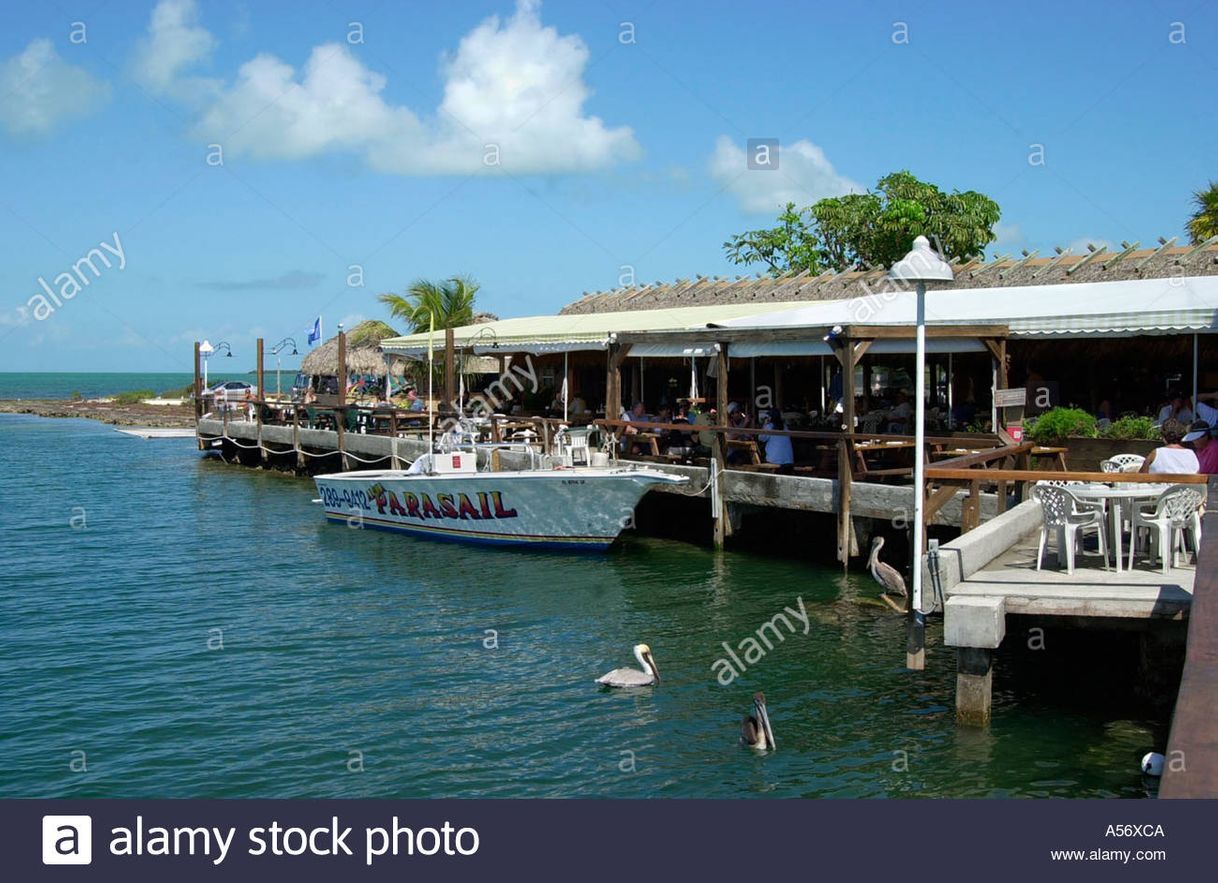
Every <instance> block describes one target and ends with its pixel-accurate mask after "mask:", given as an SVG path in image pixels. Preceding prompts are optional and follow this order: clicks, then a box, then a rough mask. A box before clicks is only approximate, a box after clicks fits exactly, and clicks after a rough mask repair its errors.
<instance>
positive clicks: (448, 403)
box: [444, 328, 457, 410]
mask: <svg viewBox="0 0 1218 883" xmlns="http://www.w3.org/2000/svg"><path fill="white" fill-rule="evenodd" d="M456 377H457V347H456V334H455V333H454V332H453V330H452V329H451V328H445V329H444V407H446V408H448V409H450V410H451V409H452V408H453V407H454V403H455V402H456V401H457V384H456Z"/></svg>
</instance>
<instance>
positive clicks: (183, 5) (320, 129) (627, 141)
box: [140, 0, 641, 175]
mask: <svg viewBox="0 0 1218 883" xmlns="http://www.w3.org/2000/svg"><path fill="white" fill-rule="evenodd" d="M167 8H168V9H167ZM158 22H160V23H161V25H158ZM200 32H201V33H202V35H205V36H206V39H203V38H202V37H201V36H200ZM212 43H213V40H212V38H211V35H210V34H208V33H207V32H206V31H203V30H202V29H201V28H199V27H197V26H196V25H195V6H194V0H162V2H161V4H160V5H159V6H158V7H157V9H156V12H154V14H153V22H152V25H151V26H150V28H149V40H148V42H147V45H146V46H145V47H143V50H142V51H143V54H142V55H141V65H140V69H141V70H143V71H144V72H145V74H146V76H147V77H148V80H147V81H148V82H149V83H151V84H157V87H158V88H160V89H161V90H163V91H168V92H173V93H179V94H180V93H181V92H182V91H183V90H182V89H181V88H180V87H181V84H183V83H189V82H191V81H190V78H188V77H185V76H184V74H185V73H186V72H187V70H188V69H189V67H190V65H191V64H192V63H193V62H195V61H197V60H199V59H201V58H203V57H205V56H206V55H207V54H208V52H210V47H211V45H212ZM588 58H589V53H588V48H587V46H586V45H585V44H584V42H583V41H582V40H581V39H580V38H579V37H578V36H573V35H571V36H561V35H560V34H559V33H558V32H557V31H556V30H555V29H554V28H550V27H545V26H543V25H542V23H541V19H540V15H539V4H538V3H537V2H536V0H518V5H517V7H516V11H515V13H514V14H513V15H512V16H511V17H510V18H508V19H506V20H504V21H501V20H500V19H499V18H498V17H491V18H488V19H487V20H485V21H483V22H482V23H481V24H479V25H478V26H477V27H475V28H474V29H473V30H472V31H470V32H469V33H468V34H467V35H466V36H465V37H464V38H463V39H462V40H461V42H460V44H459V46H458V47H457V50H456V52H455V53H453V55H452V56H451V57H449V58H447V59H446V60H445V62H444V64H443V65H442V72H443V76H444V97H443V100H442V101H441V104H440V106H439V108H438V109H437V110H436V112H435V113H434V114H433V115H431V116H428V117H426V118H424V117H421V116H419V115H417V114H416V113H415V112H414V111H413V110H411V109H410V108H408V107H405V106H402V105H395V104H392V103H390V102H389V101H387V100H386V99H385V97H384V96H383V94H382V93H383V91H384V89H385V87H386V84H387V81H386V79H385V77H384V76H383V75H381V74H380V73H377V72H376V71H374V70H371V69H369V68H368V67H365V66H364V64H363V62H361V61H360V60H359V58H357V57H356V55H355V52H354V51H353V50H352V48H351V47H349V46H347V45H345V44H342V43H329V44H324V45H321V46H317V47H314V48H313V49H312V51H311V52H310V54H309V57H308V59H307V60H306V62H305V63H304V65H303V66H302V67H301V68H300V69H297V68H295V67H293V66H292V65H291V64H289V63H287V62H285V61H283V60H281V59H279V58H277V57H275V56H273V55H269V54H260V55H258V56H256V57H255V58H253V59H252V60H250V61H248V62H246V63H245V64H244V65H242V66H241V68H240V70H239V71H238V73H237V77H236V80H235V81H234V82H233V83H231V84H230V85H222V84H218V83H216V84H215V86H214V94H213V95H212V96H211V97H210V98H209V99H208V100H206V101H204V102H202V103H201V104H200V106H201V108H202V110H201V114H200V120H199V123H198V125H197V127H196V134H197V135H199V136H200V137H203V138H206V139H208V140H209V141H210V142H215V143H219V144H221V145H223V146H224V148H225V150H226V152H228V153H230V154H235V155H241V154H245V155H249V156H255V157H259V158H263V159H303V158H307V157H311V156H317V155H320V154H324V153H328V152H334V151H347V152H352V153H355V154H358V155H361V156H363V157H364V158H365V160H366V161H367V162H368V163H369V165H370V166H372V167H373V168H375V169H378V170H380V171H386V172H393V173H397V174H407V175H430V174H460V173H469V172H477V171H482V170H494V169H495V168H496V167H498V168H502V169H504V170H506V171H510V172H518V173H533V172H549V173H558V172H580V171H587V170H592V169H598V168H604V167H606V166H610V165H613V164H614V163H617V162H621V161H625V160H630V159H634V158H636V157H637V156H639V154H640V153H641V151H640V148H639V145H638V143H637V142H636V141H635V138H634V135H633V133H632V132H631V130H630V129H629V128H627V127H618V128H610V127H608V126H606V125H605V123H604V122H603V121H601V120H600V119H599V118H597V117H593V116H588V115H586V114H585V113H584V111H583V105H584V103H585V102H586V101H587V99H588V97H589V95H590V94H591V92H590V90H589V88H588V86H587V84H586V83H585V82H584V80H583V74H584V71H585V68H586V67H587V64H588ZM195 82H196V83H198V82H203V81H197V80H196V81H195ZM206 82H214V81H206ZM198 91H201V90H198ZM488 156H489V157H490V158H491V160H492V161H491V162H487V157H488Z"/></svg>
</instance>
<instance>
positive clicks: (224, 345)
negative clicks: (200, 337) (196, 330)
mask: <svg viewBox="0 0 1218 883" xmlns="http://www.w3.org/2000/svg"><path fill="white" fill-rule="evenodd" d="M218 352H223V353H224V354H225V355H227V356H228V357H229V358H230V359H231V358H232V357H233V348H232V347H231V346H230V345H229V343H228V341H226V340H222V341H220V342H219V343H217V344H216V345H215V346H212V344H211V343H210V342H209V341H206V340H205V341H203V342H202V343H201V344H199V355H201V356H202V357H203V389H205V390H206V389H207V388H208V384H207V362H208V360H209V359H210V358H211V357H212V355H213V354H214V353H218Z"/></svg>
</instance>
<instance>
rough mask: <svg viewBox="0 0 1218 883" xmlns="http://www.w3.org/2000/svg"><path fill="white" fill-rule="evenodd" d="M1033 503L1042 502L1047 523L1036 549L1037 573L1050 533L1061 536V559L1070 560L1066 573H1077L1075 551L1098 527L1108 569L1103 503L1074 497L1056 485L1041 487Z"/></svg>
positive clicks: (1059, 539) (1102, 553) (1101, 557)
mask: <svg viewBox="0 0 1218 883" xmlns="http://www.w3.org/2000/svg"><path fill="white" fill-rule="evenodd" d="M1032 497H1033V499H1035V500H1037V501H1039V502H1040V508H1041V511H1042V512H1043V514H1044V521H1043V523H1042V524H1041V526H1040V541H1039V542H1038V543H1037V546H1036V569H1037V570H1040V569H1041V564H1042V563H1043V561H1044V557H1045V547H1046V545H1048V540H1049V531H1050V530H1052V531H1053V532H1054V533H1055V534H1056V535H1057V557H1058V559H1059V563H1060V559H1061V558H1063V557H1064V558H1065V559H1066V572H1067V573H1074V549H1075V546H1076V545H1077V543H1078V540H1079V537H1080V535H1081V534H1083V533H1084V532H1085V531H1086V530H1087V528H1090V527H1094V528H1095V530H1096V535H1097V537H1098V538H1099V547H1100V560H1101V561H1103V563H1104V569H1105V570H1107V569H1108V540H1107V537H1106V536H1105V534H1104V507H1103V504H1102V503H1091V502H1086V501H1083V500H1080V499H1079V498H1078V497H1076V496H1074V494H1072V493H1071V492H1070V489H1069V488H1067V487H1061V486H1059V485H1056V484H1048V483H1042V484H1037V485H1036V487H1034V488H1033V489H1032Z"/></svg>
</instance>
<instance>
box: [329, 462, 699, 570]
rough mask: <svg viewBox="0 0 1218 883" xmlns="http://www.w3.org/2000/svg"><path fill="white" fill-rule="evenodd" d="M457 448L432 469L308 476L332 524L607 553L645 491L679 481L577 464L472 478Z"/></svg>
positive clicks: (642, 471) (682, 479) (644, 472)
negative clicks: (314, 483)
mask: <svg viewBox="0 0 1218 883" xmlns="http://www.w3.org/2000/svg"><path fill="white" fill-rule="evenodd" d="M475 459H476V458H475V455H474V454H473V453H472V452H469V451H465V452H460V453H442V454H434V455H432V460H431V463H430V464H429V465H430V466H431V468H432V469H434V471H431V472H426V471H416V470H410V471H402V470H368V471H358V472H336V473H333V474H331V475H318V476H315V477H314V481H315V482H316V483H317V489H318V491H319V492H320V495H321V504H322V506H323V507H324V508H325V511H326V518H327V519H329V520H330V521H333V522H338V523H343V524H348V525H354V524H359V525H361V526H363V527H370V528H376V529H380V530H392V531H400V532H402V533H409V534H415V535H418V536H426V537H431V538H433V539H439V540H451V541H458V542H471V543H484V544H489V545H505V546H528V547H531V548H542V549H577V550H588V551H596V550H601V549H607V548H608V547H609V546H610V545H612V543H613V541H614V540H616V539H617V537H618V534H620V533H621V532H622V530H623V529H624V528H625V527H626V526H627V525H629V524H630V522H631V519H632V518H633V516H634V507H635V506H636V505H637V504H638V502H639V500H640V499H642V497H643V495H644V494H645V493H647V491H649V490H650V489H651V488H653V487H655V486H656V485H661V484H682V483H684V482H685V481H687V480H688V479H686V478H685V477H684V476H676V475H668V474H667V473H664V472H660V471H658V470H655V469H646V468H627V467H620V466H608V467H594V466H577V467H568V468H555V469H536V470H512V471H503V472H479V471H476V468H475V466H474V463H475Z"/></svg>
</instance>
